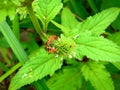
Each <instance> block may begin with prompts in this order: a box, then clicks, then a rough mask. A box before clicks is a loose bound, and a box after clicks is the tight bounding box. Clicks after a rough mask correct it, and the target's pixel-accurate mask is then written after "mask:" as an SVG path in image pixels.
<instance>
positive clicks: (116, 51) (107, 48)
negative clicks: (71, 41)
mask: <svg viewBox="0 0 120 90" xmlns="http://www.w3.org/2000/svg"><path fill="white" fill-rule="evenodd" d="M76 43H77V50H78V51H79V52H80V53H81V54H83V55H85V56H87V57H89V58H91V59H93V60H96V61H98V60H101V61H109V62H116V61H119V62H120V47H119V46H117V45H116V44H115V43H113V42H112V41H110V40H107V39H105V38H104V37H93V36H87V35H84V36H83V35H81V36H79V37H78V38H77V39H76Z"/></svg>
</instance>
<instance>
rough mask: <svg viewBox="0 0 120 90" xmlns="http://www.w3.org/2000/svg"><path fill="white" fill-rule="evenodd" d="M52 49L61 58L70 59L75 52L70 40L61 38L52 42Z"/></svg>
mask: <svg viewBox="0 0 120 90" xmlns="http://www.w3.org/2000/svg"><path fill="white" fill-rule="evenodd" d="M53 46H54V48H55V49H56V50H57V54H58V55H60V56H63V57H69V56H70V55H71V57H72V56H73V54H74V51H75V46H76V45H75V43H74V41H73V40H72V39H70V38H67V37H64V36H63V35H62V36H61V38H60V39H58V40H57V41H55V42H54V45H53Z"/></svg>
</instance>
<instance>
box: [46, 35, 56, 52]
mask: <svg viewBox="0 0 120 90" xmlns="http://www.w3.org/2000/svg"><path fill="white" fill-rule="evenodd" d="M54 40H58V37H57V36H56V35H52V36H50V37H49V39H48V41H47V43H46V46H45V47H46V49H47V50H48V52H50V53H55V52H57V50H56V49H55V48H54V47H51V46H50V44H51V43H52V41H54Z"/></svg>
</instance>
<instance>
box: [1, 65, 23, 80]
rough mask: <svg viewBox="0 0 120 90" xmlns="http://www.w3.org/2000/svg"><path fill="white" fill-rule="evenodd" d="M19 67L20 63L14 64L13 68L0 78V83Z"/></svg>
mask: <svg viewBox="0 0 120 90" xmlns="http://www.w3.org/2000/svg"><path fill="white" fill-rule="evenodd" d="M20 66H21V64H20V63H18V64H16V65H15V66H14V67H12V68H11V69H10V70H9V71H8V72H6V73H5V74H4V75H2V76H1V77H0V82H2V81H3V80H4V79H5V78H7V77H8V76H9V75H11V74H12V73H13V72H14V71H15V70H17V69H18V68H19V67H20Z"/></svg>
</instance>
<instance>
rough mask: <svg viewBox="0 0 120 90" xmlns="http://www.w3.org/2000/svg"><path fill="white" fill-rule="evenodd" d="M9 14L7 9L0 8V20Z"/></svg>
mask: <svg viewBox="0 0 120 90" xmlns="http://www.w3.org/2000/svg"><path fill="white" fill-rule="evenodd" d="M6 16H7V10H6V9H0V22H2V21H4V20H5V19H6Z"/></svg>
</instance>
